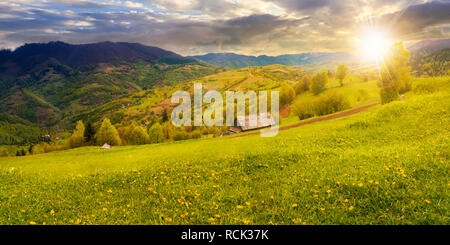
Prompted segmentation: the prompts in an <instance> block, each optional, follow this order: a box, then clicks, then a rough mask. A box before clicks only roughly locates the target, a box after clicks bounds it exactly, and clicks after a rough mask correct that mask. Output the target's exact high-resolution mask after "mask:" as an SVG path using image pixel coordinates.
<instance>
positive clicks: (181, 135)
mask: <svg viewBox="0 0 450 245" xmlns="http://www.w3.org/2000/svg"><path fill="white" fill-rule="evenodd" d="M186 139H189V136H188V134H187V133H186V132H185V131H176V132H175V133H174V135H173V140H175V141H178V140H186Z"/></svg>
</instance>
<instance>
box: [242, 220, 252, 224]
mask: <svg viewBox="0 0 450 245" xmlns="http://www.w3.org/2000/svg"><path fill="white" fill-rule="evenodd" d="M242 222H244V224H245V225H248V224H249V223H250V220H248V219H244V220H243V221H242Z"/></svg>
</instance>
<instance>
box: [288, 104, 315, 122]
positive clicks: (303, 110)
mask: <svg viewBox="0 0 450 245" xmlns="http://www.w3.org/2000/svg"><path fill="white" fill-rule="evenodd" d="M313 107H314V101H312V100H304V101H298V102H297V103H295V105H294V106H293V108H292V111H293V113H294V115H296V116H297V117H298V118H299V119H300V120H304V119H307V118H310V117H313V116H314V111H313V109H314V108H313Z"/></svg>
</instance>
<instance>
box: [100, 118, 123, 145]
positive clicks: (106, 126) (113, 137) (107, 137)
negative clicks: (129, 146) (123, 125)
mask: <svg viewBox="0 0 450 245" xmlns="http://www.w3.org/2000/svg"><path fill="white" fill-rule="evenodd" d="M95 138H96V141H97V144H98V145H103V144H105V143H107V144H109V145H120V137H119V133H118V132H117V129H116V128H115V127H114V126H113V125H112V124H111V121H110V120H109V119H108V118H105V119H103V122H102V125H101V126H100V128H99V130H98V132H97V134H96V135H95Z"/></svg>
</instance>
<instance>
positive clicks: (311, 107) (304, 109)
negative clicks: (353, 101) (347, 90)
mask: <svg viewBox="0 0 450 245" xmlns="http://www.w3.org/2000/svg"><path fill="white" fill-rule="evenodd" d="M349 107H350V103H349V101H348V99H347V98H346V97H345V96H344V95H342V94H340V93H338V92H336V91H330V92H327V93H324V94H322V95H321V96H320V97H318V98H314V99H309V100H306V99H305V100H303V101H298V102H297V103H296V104H295V105H294V107H293V112H294V114H295V115H296V116H297V117H298V118H299V119H300V120H304V119H307V118H310V117H313V116H323V115H327V114H332V113H335V112H338V111H342V110H345V109H347V108H349Z"/></svg>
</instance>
